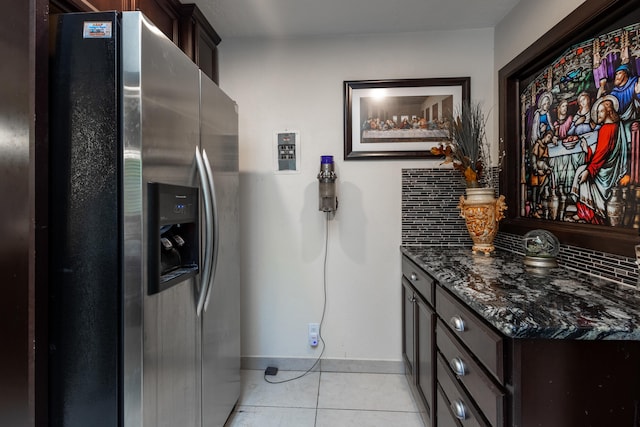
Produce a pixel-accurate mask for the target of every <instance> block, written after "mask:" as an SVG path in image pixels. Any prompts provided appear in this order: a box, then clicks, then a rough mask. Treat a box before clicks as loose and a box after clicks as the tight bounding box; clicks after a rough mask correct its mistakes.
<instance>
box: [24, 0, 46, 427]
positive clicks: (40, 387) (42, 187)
mask: <svg viewBox="0 0 640 427" xmlns="http://www.w3.org/2000/svg"><path fill="white" fill-rule="evenodd" d="M35 14H36V17H35V22H36V24H35V42H34V43H35V61H34V63H35V88H34V91H35V95H34V106H33V117H35V118H36V120H35V125H34V137H33V140H34V142H33V144H34V148H33V151H32V155H31V161H30V168H31V172H30V175H31V177H32V179H33V184H32V188H31V190H30V195H31V199H32V200H31V201H30V203H31V204H32V206H34V228H33V231H32V236H31V239H32V245H33V248H34V253H35V254H36V256H34V258H35V260H34V266H33V267H32V268H33V274H32V275H31V278H30V279H29V293H30V296H29V299H30V301H31V302H32V304H31V306H30V313H29V323H30V325H31V327H30V330H29V342H33V343H35V346H30V351H33V359H34V360H33V364H32V366H33V372H31V373H30V377H31V378H30V383H31V384H32V386H33V392H31V393H30V398H31V399H32V402H31V404H32V413H33V414H34V415H33V416H34V421H35V424H34V425H36V426H45V425H48V418H49V411H48V396H49V395H48V384H49V382H48V376H49V370H48V358H49V334H48V324H49V322H48V315H49V313H48V306H49V293H48V289H49V256H48V254H49V250H48V248H49V232H48V229H49V227H48V224H49V1H48V0H35ZM30 362H31V361H30Z"/></svg>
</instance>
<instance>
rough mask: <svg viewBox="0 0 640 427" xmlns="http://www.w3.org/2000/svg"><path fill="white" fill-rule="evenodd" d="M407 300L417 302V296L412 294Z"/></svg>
mask: <svg viewBox="0 0 640 427" xmlns="http://www.w3.org/2000/svg"><path fill="white" fill-rule="evenodd" d="M407 301H409V302H416V298H415V297H413V296H411V297H408V298H407Z"/></svg>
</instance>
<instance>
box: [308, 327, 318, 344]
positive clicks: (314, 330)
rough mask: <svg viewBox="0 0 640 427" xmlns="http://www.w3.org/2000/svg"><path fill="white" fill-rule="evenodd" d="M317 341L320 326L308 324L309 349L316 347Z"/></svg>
mask: <svg viewBox="0 0 640 427" xmlns="http://www.w3.org/2000/svg"><path fill="white" fill-rule="evenodd" d="M319 339H320V324H319V323H309V345H310V346H311V347H316V346H317V345H318V340H319Z"/></svg>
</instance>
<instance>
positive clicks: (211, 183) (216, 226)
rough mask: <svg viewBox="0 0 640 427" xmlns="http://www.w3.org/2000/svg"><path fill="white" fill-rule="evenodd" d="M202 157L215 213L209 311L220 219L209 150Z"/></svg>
mask: <svg viewBox="0 0 640 427" xmlns="http://www.w3.org/2000/svg"><path fill="white" fill-rule="evenodd" d="M202 157H203V160H204V170H205V171H206V174H207V177H208V178H209V191H210V192H211V213H212V214H213V239H214V242H213V259H212V260H211V264H210V265H209V276H208V277H209V282H210V284H209V285H208V286H207V296H206V298H205V302H204V311H207V307H209V298H211V288H213V282H214V280H215V277H216V270H217V269H218V247H219V243H220V233H219V231H220V221H219V219H218V204H217V198H216V186H215V183H214V181H213V169H212V168H211V164H210V163H209V157H208V156H207V151H206V150H202Z"/></svg>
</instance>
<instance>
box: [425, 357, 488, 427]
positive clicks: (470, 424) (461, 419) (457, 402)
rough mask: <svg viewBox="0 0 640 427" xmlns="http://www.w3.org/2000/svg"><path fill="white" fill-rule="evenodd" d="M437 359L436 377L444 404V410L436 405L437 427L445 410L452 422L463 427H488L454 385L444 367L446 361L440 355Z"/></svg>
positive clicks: (469, 399) (465, 396)
mask: <svg viewBox="0 0 640 427" xmlns="http://www.w3.org/2000/svg"><path fill="white" fill-rule="evenodd" d="M437 359H438V363H437V366H438V368H437V369H438V371H437V374H436V377H437V378H438V384H439V386H440V387H441V388H442V392H443V396H444V400H445V402H446V407H445V408H441V407H440V405H438V425H440V414H441V413H442V412H444V411H445V410H446V411H447V412H449V413H450V416H451V417H452V418H453V420H455V421H457V423H458V424H460V425H462V426H464V427H489V426H490V425H489V424H488V423H487V422H486V421H485V420H484V419H483V418H482V415H480V411H479V410H478V408H477V407H476V406H475V405H474V403H473V400H471V398H470V397H469V396H468V395H467V393H466V392H465V391H464V390H462V387H460V385H458V384H456V380H455V378H453V374H452V373H451V371H450V369H449V368H448V367H447V366H446V363H447V362H446V360H444V358H443V357H442V355H441V354H438V358H437ZM445 418H446V417H445Z"/></svg>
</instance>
